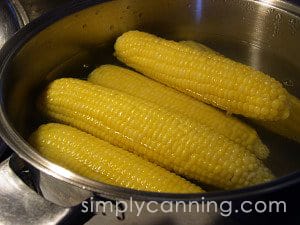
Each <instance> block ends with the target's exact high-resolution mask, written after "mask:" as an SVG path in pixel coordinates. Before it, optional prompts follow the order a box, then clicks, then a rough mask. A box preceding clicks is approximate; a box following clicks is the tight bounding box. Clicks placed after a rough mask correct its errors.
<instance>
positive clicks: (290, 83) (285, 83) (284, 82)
mask: <svg viewBox="0 0 300 225" xmlns="http://www.w3.org/2000/svg"><path fill="white" fill-rule="evenodd" d="M282 83H283V85H284V86H286V87H293V86H294V81H293V80H284V81H283V82H282Z"/></svg>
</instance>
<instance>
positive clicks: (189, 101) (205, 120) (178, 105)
mask: <svg viewBox="0 0 300 225" xmlns="http://www.w3.org/2000/svg"><path fill="white" fill-rule="evenodd" d="M88 81H90V82H92V83H95V84H99V85H102V86H104V87H107V88H112V89H116V90H119V91H122V92H125V93H127V94H131V95H134V96H137V97H140V98H143V99H145V100H147V101H151V102H153V103H156V104H158V105H160V106H163V107H167V108H169V109H172V110H173V111H174V112H179V113H181V114H183V115H185V116H187V117H189V118H191V119H194V120H195V121H197V122H199V123H201V124H204V125H206V126H208V127H210V128H212V129H214V130H215V131H216V132H218V133H220V134H223V135H224V136H226V137H228V138H229V139H231V140H233V141H235V142H237V143H238V144H241V145H243V146H244V147H246V148H247V149H248V150H250V151H251V152H253V153H254V154H255V155H256V156H257V157H258V158H260V159H265V158H266V157H267V156H268V155H269V150H268V148H267V147H266V146H265V145H264V144H263V143H262V142H261V140H260V139H259V137H258V135H257V133H256V131H255V130H254V129H252V128H251V127H249V126H248V125H246V124H244V123H243V122H241V121H239V120H238V119H237V118H234V117H231V116H227V115H225V113H223V112H221V111H220V110H217V109H215V108H213V107H211V106H209V105H207V104H205V103H202V102H199V101H197V100H195V99H193V98H191V97H189V96H187V95H185V94H183V93H181V92H178V91H176V90H175V89H172V88H169V87H167V86H165V85H163V84H160V83H158V82H155V81H153V80H150V79H148V78H146V77H144V76H142V75H141V74H138V73H136V72H134V71H131V70H128V69H125V68H122V67H118V66H114V65H103V66H100V67H99V68H97V69H95V70H94V71H93V72H92V73H91V74H90V75H89V77H88Z"/></svg>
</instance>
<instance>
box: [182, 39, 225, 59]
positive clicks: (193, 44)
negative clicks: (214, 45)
mask: <svg viewBox="0 0 300 225" xmlns="http://www.w3.org/2000/svg"><path fill="white" fill-rule="evenodd" d="M179 43H180V44H183V45H185V46H189V47H191V48H194V49H197V50H199V51H206V52H208V53H213V54H217V55H220V56H221V54H220V53H219V52H216V51H214V50H212V49H211V48H209V47H207V46H206V45H203V44H201V43H199V42H196V41H180V42H179Z"/></svg>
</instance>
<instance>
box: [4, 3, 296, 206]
mask: <svg viewBox="0 0 300 225" xmlns="http://www.w3.org/2000/svg"><path fill="white" fill-rule="evenodd" d="M247 1H249V2H254V3H257V4H264V5H267V6H269V7H275V8H277V9H280V10H284V11H285V12H287V13H291V14H293V15H295V16H297V17H299V16H300V7H298V6H295V5H292V4H290V3H287V2H284V1H281V0H275V1H267V0H247ZM104 2H109V0H79V1H76V2H69V3H67V4H64V5H63V6H61V7H59V8H57V9H56V10H53V11H51V12H49V13H46V14H45V15H43V16H41V17H39V18H37V19H35V20H34V21H32V22H31V23H29V24H28V25H26V26H25V27H24V28H22V29H21V30H19V31H18V32H17V33H16V34H15V35H14V36H13V37H12V38H11V39H10V40H9V41H8V42H7V43H6V44H5V45H4V46H3V48H2V49H1V52H0V62H2V63H1V66H0V91H2V90H3V76H4V74H6V72H7V70H8V68H9V65H10V63H11V60H12V59H13V58H14V56H15V55H16V54H17V53H18V51H19V50H20V49H21V48H22V47H23V46H24V45H25V44H26V43H27V41H29V40H30V39H31V38H32V37H34V36H35V35H36V34H37V33H39V32H40V31H42V30H43V29H45V28H46V27H48V26H49V25H51V24H53V23H55V22H56V21H58V20H59V19H62V18H63V17H66V16H68V15H70V14H73V13H75V12H78V11H80V10H83V9H85V8H88V7H91V6H94V5H97V4H101V3H104ZM0 100H1V106H0V135H1V137H2V139H3V140H4V141H5V142H6V143H7V144H8V145H9V147H10V148H11V149H13V150H14V152H16V153H17V155H18V156H19V157H20V158H22V159H23V160H25V161H26V162H28V163H29V164H30V165H32V166H33V167H35V168H36V169H38V170H40V171H42V172H43V173H45V174H47V175H50V176H52V177H54V178H56V179H59V180H61V181H64V182H66V183H69V184H72V185H74V186H77V187H80V188H82V189H84V190H87V191H91V192H94V193H95V194H101V195H105V196H109V197H111V198H113V199H116V198H122V199H129V198H133V199H135V200H145V201H150V200H155V201H158V202H160V201H166V200H167V201H212V200H215V201H218V200H226V199H229V200H233V199H239V198H250V197H251V196H254V195H257V194H266V193H270V192H274V191H276V190H278V189H281V188H284V187H288V186H290V185H293V184H296V183H300V171H299V172H295V173H293V174H289V175H286V176H283V177H281V178H278V179H275V180H273V181H271V182H268V183H264V184H259V185H255V186H251V187H247V188H242V189H237V190H231V191H214V192H208V193H200V194H170V193H154V192H146V191H137V190H133V189H129V188H122V187H117V186H112V185H108V184H105V183H101V182H96V181H93V180H90V179H88V178H85V177H82V176H80V175H77V174H75V173H73V172H71V171H69V170H67V169H65V168H63V167H61V166H58V165H56V164H55V163H52V162H50V161H49V160H47V159H45V158H44V157H42V156H41V155H39V154H38V153H37V152H36V151H35V150H34V149H33V148H32V147H31V146H30V145H29V144H28V143H27V142H26V140H24V139H23V137H21V135H19V134H18V132H17V131H16V130H15V129H14V128H13V126H12V125H11V124H10V122H9V120H8V117H7V115H6V112H5V111H4V109H3V97H2V96H1V99H0Z"/></svg>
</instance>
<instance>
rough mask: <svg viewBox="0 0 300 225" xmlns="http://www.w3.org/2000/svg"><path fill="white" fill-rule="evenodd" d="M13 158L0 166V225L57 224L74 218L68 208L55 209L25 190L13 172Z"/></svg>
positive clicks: (24, 186) (26, 188) (33, 192)
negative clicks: (1, 223) (1, 224)
mask: <svg viewBox="0 0 300 225" xmlns="http://www.w3.org/2000/svg"><path fill="white" fill-rule="evenodd" d="M13 158H14V157H13V156H11V157H10V158H8V159H6V160H5V161H3V162H2V163H1V164H0V211H1V213H0V221H1V222H3V223H4V224H8V225H9V224H14V225H15V224H33V225H35V224H36V225H39V224H58V223H61V222H62V221H64V220H66V219H68V218H70V216H71V215H72V214H74V212H73V209H72V208H63V207H61V206H57V205H55V204H53V203H51V202H49V201H47V200H45V199H44V198H42V197H41V196H40V195H39V194H37V193H36V192H35V191H34V190H32V189H31V188H30V187H29V186H27V185H26V184H25V183H24V182H23V181H22V179H21V178H20V177H19V176H18V175H17V174H16V172H15V171H14V170H13V165H12V164H13ZM50 221H51V222H50ZM49 222H50V223H49Z"/></svg>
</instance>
